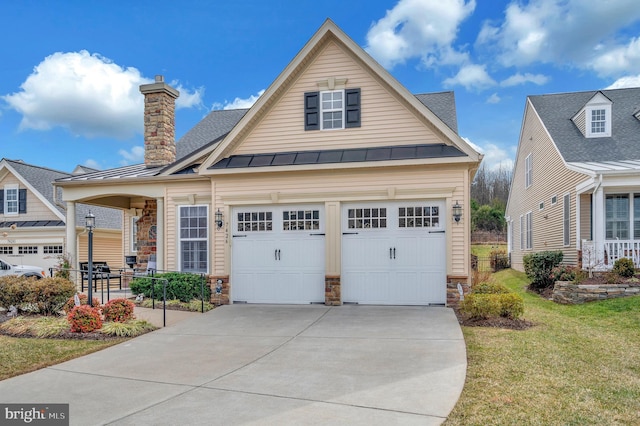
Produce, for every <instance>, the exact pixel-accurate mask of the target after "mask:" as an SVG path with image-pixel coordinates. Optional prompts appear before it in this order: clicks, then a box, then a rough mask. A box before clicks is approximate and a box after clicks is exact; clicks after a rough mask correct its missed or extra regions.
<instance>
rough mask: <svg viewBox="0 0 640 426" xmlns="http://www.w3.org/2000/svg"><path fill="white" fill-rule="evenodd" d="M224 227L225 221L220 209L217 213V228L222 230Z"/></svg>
mask: <svg viewBox="0 0 640 426" xmlns="http://www.w3.org/2000/svg"><path fill="white" fill-rule="evenodd" d="M222 225H224V220H223V216H222V212H221V211H220V209H218V211H217V212H216V226H217V227H218V230H220V229H222Z"/></svg>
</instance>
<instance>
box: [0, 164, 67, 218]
mask: <svg viewBox="0 0 640 426" xmlns="http://www.w3.org/2000/svg"><path fill="white" fill-rule="evenodd" d="M13 184H15V185H18V187H19V188H21V189H25V186H24V184H23V183H22V182H20V181H19V180H18V179H17V178H16V177H15V176H14V175H13V174H10V173H9V174H7V175H6V176H5V177H4V179H2V180H1V181H0V189H2V190H4V187H5V185H13ZM0 220H1V221H5V220H7V221H10V220H21V221H22V220H60V218H59V217H58V216H56V215H55V213H54V212H52V211H51V209H50V208H49V207H48V206H47V205H46V204H44V203H43V202H42V201H40V200H39V199H38V197H37V196H36V195H35V194H34V193H33V192H31V191H30V190H28V189H27V213H26V214H18V215H15V214H13V215H4V214H2V215H0Z"/></svg>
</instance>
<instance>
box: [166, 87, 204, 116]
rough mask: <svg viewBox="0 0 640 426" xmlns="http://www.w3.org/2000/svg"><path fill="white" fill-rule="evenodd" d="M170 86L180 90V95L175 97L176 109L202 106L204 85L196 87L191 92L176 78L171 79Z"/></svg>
mask: <svg viewBox="0 0 640 426" xmlns="http://www.w3.org/2000/svg"><path fill="white" fill-rule="evenodd" d="M171 86H172V87H175V88H176V90H178V92H180V96H178V99H176V109H181V108H193V107H201V106H202V98H203V97H204V87H198V88H197V89H195V90H194V91H193V92H190V91H189V89H185V88H184V87H183V86H182V85H181V84H180V82H179V81H177V80H174V81H172V82H171Z"/></svg>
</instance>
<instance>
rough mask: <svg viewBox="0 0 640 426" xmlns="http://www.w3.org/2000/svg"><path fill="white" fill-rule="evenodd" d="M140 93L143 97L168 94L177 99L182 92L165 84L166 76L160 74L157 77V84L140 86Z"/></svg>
mask: <svg viewBox="0 0 640 426" xmlns="http://www.w3.org/2000/svg"><path fill="white" fill-rule="evenodd" d="M140 92H141V93H142V94H143V95H147V94H150V93H166V94H167V95H169V96H171V97H172V98H173V99H176V98H177V97H178V96H180V92H179V91H177V90H176V89H174V88H173V87H171V86H169V85H168V84H167V83H165V82H164V76H162V75H160V74H158V75H156V77H155V82H153V83H150V84H142V85H141V86H140Z"/></svg>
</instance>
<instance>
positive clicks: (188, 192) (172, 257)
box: [165, 181, 215, 271]
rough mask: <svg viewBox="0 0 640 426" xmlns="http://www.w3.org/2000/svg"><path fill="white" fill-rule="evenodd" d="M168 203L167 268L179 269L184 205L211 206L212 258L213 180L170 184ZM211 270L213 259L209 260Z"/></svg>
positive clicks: (210, 239)
mask: <svg viewBox="0 0 640 426" xmlns="http://www.w3.org/2000/svg"><path fill="white" fill-rule="evenodd" d="M166 191H167V193H166V200H167V201H166V203H165V208H166V212H165V218H166V220H165V223H166V228H165V231H166V238H165V243H166V247H167V248H166V249H165V265H166V269H168V270H170V271H178V270H180V267H179V265H178V262H179V251H180V247H179V245H178V243H179V240H178V235H177V232H178V207H179V206H184V205H192V203H193V205H196V204H197V205H208V206H209V250H210V252H209V258H210V259H211V256H212V253H211V252H213V251H214V247H213V245H212V244H211V242H212V241H213V239H212V237H211V235H212V233H213V230H214V228H215V226H214V225H213V220H214V216H213V214H214V210H213V209H212V208H211V182H210V181H197V182H191V183H188V184H187V183H184V182H182V183H180V184H173V185H168V186H167V189H166ZM209 262H210V264H209V271H211V260H210V261H209Z"/></svg>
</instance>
